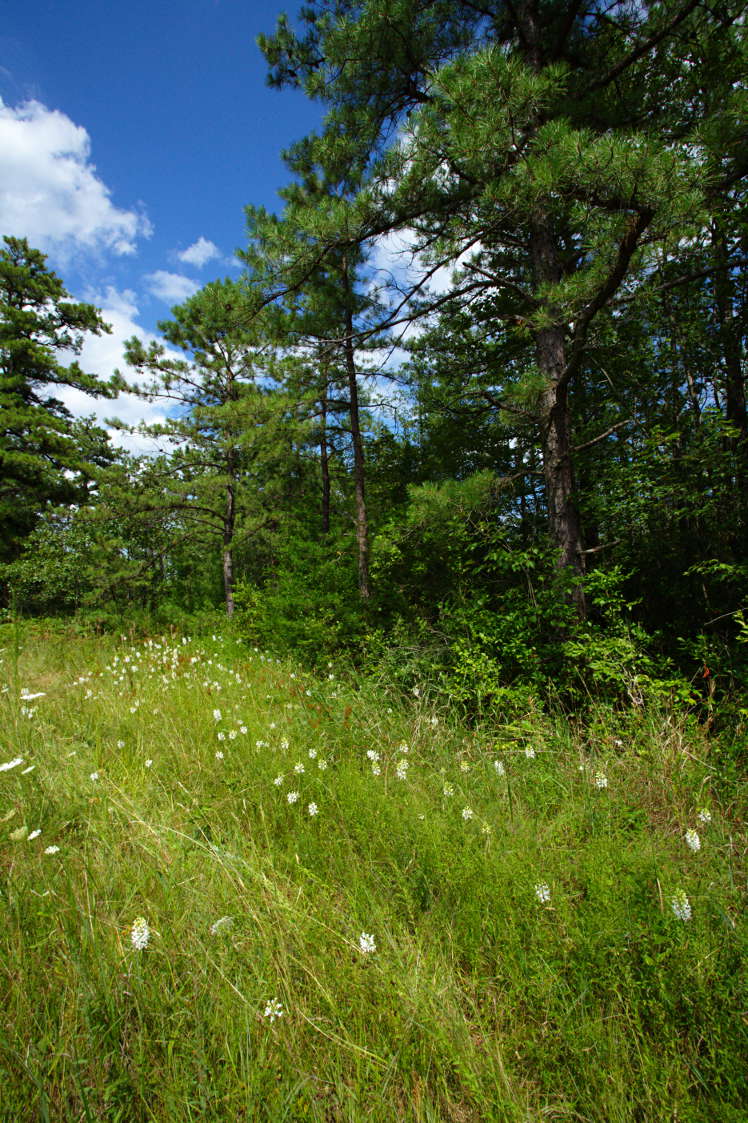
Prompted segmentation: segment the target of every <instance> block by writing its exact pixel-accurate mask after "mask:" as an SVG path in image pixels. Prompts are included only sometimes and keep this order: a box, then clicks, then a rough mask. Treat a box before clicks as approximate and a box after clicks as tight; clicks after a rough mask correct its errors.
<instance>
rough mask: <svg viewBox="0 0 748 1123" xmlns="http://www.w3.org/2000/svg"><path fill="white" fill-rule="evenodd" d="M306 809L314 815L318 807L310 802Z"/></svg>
mask: <svg viewBox="0 0 748 1123" xmlns="http://www.w3.org/2000/svg"><path fill="white" fill-rule="evenodd" d="M307 811H308V812H309V814H310V815H311V816H312V817H314V816H315V815H316V814H317V813H318V811H319V808H318V807H317V804H316V803H310V804H309V806H308V807H307Z"/></svg>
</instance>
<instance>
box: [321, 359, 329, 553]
mask: <svg viewBox="0 0 748 1123" xmlns="http://www.w3.org/2000/svg"><path fill="white" fill-rule="evenodd" d="M327 389H328V383H327V367H323V370H322V392H321V394H320V437H319V463H320V471H321V472H322V533H323V534H324V535H325V536H327V535H328V534H329V533H330V452H329V449H328V446H327Z"/></svg>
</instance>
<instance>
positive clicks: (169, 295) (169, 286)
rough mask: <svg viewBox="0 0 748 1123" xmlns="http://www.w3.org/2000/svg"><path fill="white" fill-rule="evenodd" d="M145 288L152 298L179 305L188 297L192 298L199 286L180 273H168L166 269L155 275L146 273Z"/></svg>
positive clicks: (159, 270) (158, 270)
mask: <svg viewBox="0 0 748 1123" xmlns="http://www.w3.org/2000/svg"><path fill="white" fill-rule="evenodd" d="M145 280H146V288H147V290H148V292H149V293H151V295H152V296H155V297H158V299H159V300H164V301H166V303H167V304H181V303H182V301H183V300H187V299H188V298H189V297H190V296H194V295H195V293H196V292H197V290H198V289H199V288H200V286H199V285H198V284H197V282H195V281H192V280H190V278H189V277H185V276H183V274H182V273H169V272H167V270H166V269H157V270H156V272H155V273H147V274H146V277H145Z"/></svg>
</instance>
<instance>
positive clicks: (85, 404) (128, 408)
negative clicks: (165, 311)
mask: <svg viewBox="0 0 748 1123" xmlns="http://www.w3.org/2000/svg"><path fill="white" fill-rule="evenodd" d="M86 299H87V300H89V301H90V302H91V303H92V304H95V305H96V306H97V307H99V308H100V309H101V314H102V317H103V319H104V320H105V321H106V323H108V324H110V325H111V328H112V332H111V334H110V335H89V336H86V341H85V343H84V345H83V350H82V351H81V354H80V356H79V358H78V362H79V363H80V365H81V367H82V369H83V370H85V371H87V372H88V373H90V374H96V375H98V376H99V377H100V378H102V379H108V378H110V377H111V376H112V374H113V373H114V371H115V370H119V371H121V373H122V375H123V376H124V377H125V378H126V379H127V380H128V381H129V382H136V381H137V376H136V373H135V371H134V370H132V369H131V368H129V367H128V366H127V364H126V363H125V361H124V358H123V354H124V344H125V340H126V339H130V338H131V336H133V335H134V336H137V338H138V339H140V340H141V341H142V342H143V344H144V345H145V346H146V347H147V346H148V344H149V343H151V342H152V341H153V340H155V339H157V338H158V337H157V336H155V335H153V334H152V333H151V332H148V331H146V330H145V329H144V328H142V327H141V326H140V324H139V323H138V322H137V316H138V307H137V304H136V302H135V294H134V293H132V292H131V291H130V290H129V289H125V290H124V291H122V292H120V291H118V290H117V289H114V288H111V287H110V288H107V289H105V291H104V292H103V293H86ZM174 357H175V358H176V357H177V356H176V355H174ZM66 359H72V356H66ZM55 396H56V397H58V398H59V399H60V400H61V401H62V402H64V404H65V405H66V406H67V407H68V409H69V410H70V411H71V413H72V414H73V415H74V416H75V417H88V416H90V415H91V414H93V415H94V416H95V417H96V418H97V420H98V421H99V422H100V423H103V422H104V421H105V420H106V419H107V418H110V417H111V418H116V419H117V420H119V421H121V422H123V423H124V424H125V425H139V424H140V423H141V422H144V423H145V424H147V425H155V424H158V423H159V422H162V421H164V420H165V419H166V416H167V411H168V409H169V405H170V403H169V402H168V400H167V399H162V400H156V401H155V402H147V401H145V400H144V399H143V398H140V397H138V396H137V395H135V394H120V396H119V397H118V398H114V399H113V400H110V399H108V398H91V397H89V396H88V394H84V393H83V392H82V391H80V390H75V389H72V388H69V387H62V388H58V389H56V390H55ZM110 436H111V438H112V443H113V444H115V445H117V447H119V448H126V449H127V450H128V451H130V452H140V453H142V452H150V453H153V452H156V451H158V449H157V442H156V441H155V440H153V439H152V438H146V437H143V436H140V435H139V434H130V433H125V432H121V431H120V430H118V429H110Z"/></svg>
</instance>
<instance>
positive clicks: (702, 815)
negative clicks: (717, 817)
mask: <svg viewBox="0 0 748 1123" xmlns="http://www.w3.org/2000/svg"><path fill="white" fill-rule="evenodd" d="M696 817H697V819H698V820H699V822H700V823H703V824H704V826H706V825H707V823H711V821H712V813H711V811H710V810H709V808H708V807H702V808H701V810H700V811H699V813H698V815H697V816H696Z"/></svg>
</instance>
